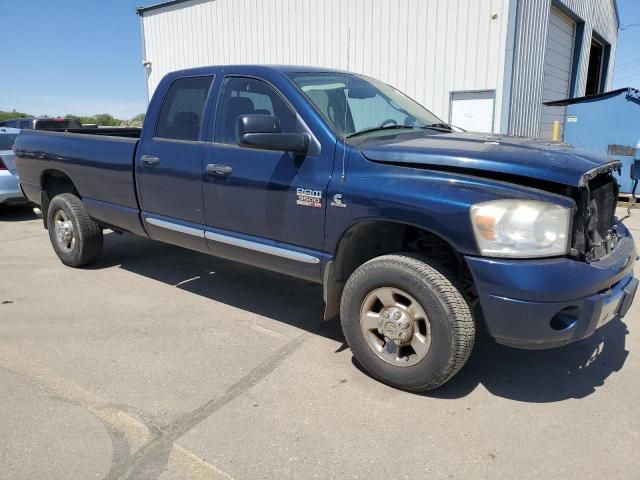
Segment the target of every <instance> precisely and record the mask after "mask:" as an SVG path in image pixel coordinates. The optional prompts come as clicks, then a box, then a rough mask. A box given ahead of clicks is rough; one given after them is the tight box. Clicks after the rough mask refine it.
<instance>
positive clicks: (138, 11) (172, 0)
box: [136, 0, 189, 17]
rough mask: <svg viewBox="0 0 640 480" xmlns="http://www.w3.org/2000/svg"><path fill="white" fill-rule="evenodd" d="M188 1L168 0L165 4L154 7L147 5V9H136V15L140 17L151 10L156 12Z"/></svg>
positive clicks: (157, 4) (161, 3)
mask: <svg viewBox="0 0 640 480" xmlns="http://www.w3.org/2000/svg"><path fill="white" fill-rule="evenodd" d="M188 1H189V0H168V1H166V2H160V3H156V4H154V5H149V6H148V7H136V15H140V16H141V17H142V16H143V15H144V14H145V13H147V12H150V11H152V10H158V9H160V8H164V7H170V6H172V5H177V4H179V3H184V2H188Z"/></svg>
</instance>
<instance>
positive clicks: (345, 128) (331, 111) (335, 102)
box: [290, 72, 451, 138]
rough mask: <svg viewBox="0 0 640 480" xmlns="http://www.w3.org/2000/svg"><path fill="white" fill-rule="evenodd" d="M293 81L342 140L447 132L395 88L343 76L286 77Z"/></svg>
mask: <svg viewBox="0 0 640 480" xmlns="http://www.w3.org/2000/svg"><path fill="white" fill-rule="evenodd" d="M290 77H291V79H292V80H293V82H294V83H295V84H296V85H297V86H298V88H299V89H300V90H301V91H302V93H304V95H305V96H306V97H307V98H308V99H309V100H310V101H311V103H313V105H314V106H315V107H316V108H317V109H318V110H319V111H320V113H321V114H322V115H323V116H324V117H325V118H326V119H327V120H328V121H329V122H330V123H331V125H332V126H333V127H334V129H335V130H336V131H337V132H338V133H339V134H340V135H341V136H343V137H346V138H349V137H354V136H364V135H370V134H375V132H382V131H385V134H388V131H389V130H393V131H394V132H396V133H402V132H403V131H411V130H416V129H431V128H433V129H434V130H440V131H443V130H444V131H451V128H450V127H449V126H448V125H447V124H446V123H445V122H443V121H442V120H440V119H439V118H438V117H436V116H435V115H434V114H433V113H431V112H430V111H429V110H427V109H426V108H424V107H423V106H422V105H420V104H419V103H417V102H416V101H414V100H412V99H411V98H409V97H408V96H406V95H405V94H403V93H401V92H399V91H398V90H396V89H395V88H393V87H391V86H389V85H387V84H386V83H383V82H380V81H378V80H375V79H373V78H370V77H365V76H362V75H354V74H347V73H329V72H327V73H304V74H300V73H298V74H292V75H290Z"/></svg>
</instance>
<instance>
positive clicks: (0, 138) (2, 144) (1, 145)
mask: <svg viewBox="0 0 640 480" xmlns="http://www.w3.org/2000/svg"><path fill="white" fill-rule="evenodd" d="M17 136H18V135H16V134H13V133H0V150H11V147H13V144H14V143H15V142H16V137H17Z"/></svg>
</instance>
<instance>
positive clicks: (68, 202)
mask: <svg viewBox="0 0 640 480" xmlns="http://www.w3.org/2000/svg"><path fill="white" fill-rule="evenodd" d="M47 225H48V228H49V239H50V240H51V244H52V245H53V249H54V251H55V252H56V254H57V255H58V258H60V260H61V261H62V263H64V264H65V265H68V266H70V267H81V266H83V265H87V264H88V263H91V262H92V261H94V260H95V259H96V258H98V256H100V253H102V228H101V227H100V225H98V224H97V223H96V222H94V221H93V220H92V219H91V217H89V214H88V213H87V210H86V208H85V206H84V205H83V203H82V201H81V200H80V199H79V198H78V197H76V196H75V195H72V194H71V193H62V194H60V195H56V196H55V197H54V198H53V200H51V202H50V203H49V209H48V211H47Z"/></svg>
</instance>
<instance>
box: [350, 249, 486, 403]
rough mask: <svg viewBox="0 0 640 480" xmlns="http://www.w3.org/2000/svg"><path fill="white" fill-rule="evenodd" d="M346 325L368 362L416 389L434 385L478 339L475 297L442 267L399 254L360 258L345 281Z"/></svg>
mask: <svg viewBox="0 0 640 480" xmlns="http://www.w3.org/2000/svg"><path fill="white" fill-rule="evenodd" d="M340 316H341V322H342V329H343V331H344V335H345V338H346V340H347V343H348V344H349V346H350V347H351V351H352V352H353V354H354V356H355V357H356V359H357V360H358V362H359V363H360V364H361V365H362V367H363V368H364V369H365V370H366V371H367V372H369V374H371V375H372V376H373V377H375V378H377V379H378V380H380V381H382V382H384V383H386V384H389V385H391V386H394V387H397V388H401V389H403V390H411V391H425V390H432V389H434V388H436V387H438V386H440V385H442V384H443V383H445V382H447V381H448V380H449V379H450V378H451V377H453V376H454V375H455V374H456V373H457V372H458V371H459V370H460V369H461V368H462V366H463V365H464V364H465V363H466V361H467V359H468V358H469V355H470V354H471V350H472V349H473V344H474V340H475V325H474V321H473V317H472V315H471V310H470V309H469V305H468V304H467V302H466V301H465V299H464V297H463V295H462V293H461V292H460V290H459V289H458V288H457V287H456V286H455V284H454V282H453V281H452V280H450V279H449V278H448V275H447V274H446V273H444V271H443V270H441V269H440V268H438V267H437V266H435V265H432V264H430V263H429V262H428V261H426V260H421V259H418V258H415V257H412V256H409V255H403V254H396V255H385V256H382V257H377V258H374V259H373V260H370V261H368V262H367V263H365V264H364V265H362V266H360V267H359V268H358V269H357V270H356V271H355V272H353V274H352V275H351V277H349V280H348V281H347V284H346V285H345V288H344V291H343V294H342V302H341V305H340Z"/></svg>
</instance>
